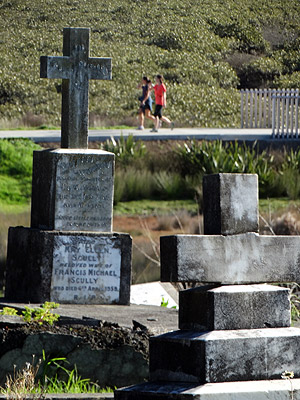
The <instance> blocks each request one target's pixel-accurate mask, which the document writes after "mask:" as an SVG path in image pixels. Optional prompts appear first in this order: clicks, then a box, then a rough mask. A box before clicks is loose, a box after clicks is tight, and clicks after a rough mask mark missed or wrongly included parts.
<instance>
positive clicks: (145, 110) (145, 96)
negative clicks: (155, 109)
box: [138, 76, 155, 130]
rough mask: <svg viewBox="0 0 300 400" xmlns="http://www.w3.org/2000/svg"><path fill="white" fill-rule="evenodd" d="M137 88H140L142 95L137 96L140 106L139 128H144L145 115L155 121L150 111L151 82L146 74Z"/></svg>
mask: <svg viewBox="0 0 300 400" xmlns="http://www.w3.org/2000/svg"><path fill="white" fill-rule="evenodd" d="M138 88H139V89H140V88H142V91H143V93H142V96H140V97H139V101H140V108H139V127H138V129H139V130H143V129H144V121H145V117H146V118H148V119H151V120H152V121H155V117H154V116H153V115H152V114H151V111H152V98H151V88H152V84H151V81H150V79H148V78H147V77H146V76H144V77H143V79H142V81H141V83H140V84H139V85H138Z"/></svg>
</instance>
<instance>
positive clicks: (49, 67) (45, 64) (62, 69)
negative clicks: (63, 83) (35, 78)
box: [40, 56, 70, 79]
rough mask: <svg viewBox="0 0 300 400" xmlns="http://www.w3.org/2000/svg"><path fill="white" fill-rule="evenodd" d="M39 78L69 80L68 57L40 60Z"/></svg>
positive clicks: (46, 57)
mask: <svg viewBox="0 0 300 400" xmlns="http://www.w3.org/2000/svg"><path fill="white" fill-rule="evenodd" d="M40 61H41V65H40V77H41V78H52V79H69V76H70V58H69V57H49V56H42V57H41V58H40Z"/></svg>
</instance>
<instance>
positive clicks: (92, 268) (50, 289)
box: [5, 28, 132, 305]
mask: <svg viewBox="0 0 300 400" xmlns="http://www.w3.org/2000/svg"><path fill="white" fill-rule="evenodd" d="M89 37H90V30H89V29H87V28H65V29H64V32H63V38H64V40H63V56H62V57H41V77H42V78H59V79H62V130H61V133H62V139H61V146H62V148H61V149H56V150H43V151H35V152H34V156H33V178H32V204H31V227H30V228H24V227H15V228H10V229H9V234H8V253H7V268H6V288H5V297H6V299H8V300H12V301H16V302H33V303H38V302H44V301H57V302H59V303H74V304H123V305H127V304H129V301H130V284H131V248H132V243H131V237H130V236H129V235H128V234H120V233H114V232H112V212H113V185H114V154H112V153H109V152H105V151H101V150H88V148H87V147H88V83H89V79H111V59H109V58H91V57H89Z"/></svg>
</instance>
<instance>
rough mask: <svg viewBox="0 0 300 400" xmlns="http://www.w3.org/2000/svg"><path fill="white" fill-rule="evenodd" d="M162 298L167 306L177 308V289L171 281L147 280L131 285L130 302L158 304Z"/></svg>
mask: <svg viewBox="0 0 300 400" xmlns="http://www.w3.org/2000/svg"><path fill="white" fill-rule="evenodd" d="M162 300H163V301H164V302H165V303H168V304H167V306H166V307H167V308H172V307H176V308H178V291H177V290H176V289H175V288H174V286H173V285H172V284H171V283H167V282H149V283H141V284H138V285H131V290H130V303H131V304H144V305H152V306H160V305H161V302H162Z"/></svg>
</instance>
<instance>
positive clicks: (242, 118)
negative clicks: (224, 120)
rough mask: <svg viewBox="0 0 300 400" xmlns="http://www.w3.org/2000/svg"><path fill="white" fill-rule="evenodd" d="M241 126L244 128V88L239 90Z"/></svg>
mask: <svg viewBox="0 0 300 400" xmlns="http://www.w3.org/2000/svg"><path fill="white" fill-rule="evenodd" d="M241 128H242V129H243V128H244V90H243V89H242V90H241Z"/></svg>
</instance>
